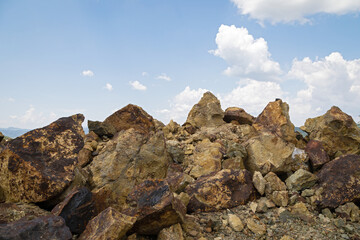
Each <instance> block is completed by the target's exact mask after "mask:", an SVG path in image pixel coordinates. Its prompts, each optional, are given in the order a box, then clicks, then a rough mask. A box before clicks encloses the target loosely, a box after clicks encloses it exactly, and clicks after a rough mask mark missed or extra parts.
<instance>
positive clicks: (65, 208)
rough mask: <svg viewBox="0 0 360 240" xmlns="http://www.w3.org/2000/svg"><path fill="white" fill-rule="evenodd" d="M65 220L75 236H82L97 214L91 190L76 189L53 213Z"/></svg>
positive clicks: (84, 188)
mask: <svg viewBox="0 0 360 240" xmlns="http://www.w3.org/2000/svg"><path fill="white" fill-rule="evenodd" d="M51 213H53V214H54V215H56V216H61V217H62V218H64V220H65V223H66V225H67V226H68V227H69V229H70V231H71V232H72V233H73V234H80V233H82V232H83V231H84V230H85V227H86V225H87V223H88V222H89V221H90V219H91V218H93V217H94V216H95V215H96V214H95V206H94V202H93V200H92V194H91V192H90V190H89V189H87V188H86V187H82V188H80V189H74V190H73V191H72V192H71V193H70V194H69V195H68V196H67V197H66V199H65V200H64V201H63V202H61V203H59V204H58V205H56V206H55V207H54V209H53V210H52V211H51Z"/></svg>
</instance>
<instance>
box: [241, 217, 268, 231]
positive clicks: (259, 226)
mask: <svg viewBox="0 0 360 240" xmlns="http://www.w3.org/2000/svg"><path fill="white" fill-rule="evenodd" d="M246 225H247V227H248V228H249V229H250V230H251V231H252V232H253V233H255V234H257V235H264V234H265V233H266V225H265V224H263V223H261V222H256V221H255V220H254V219H252V218H248V219H246Z"/></svg>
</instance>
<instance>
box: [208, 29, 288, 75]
mask: <svg viewBox="0 0 360 240" xmlns="http://www.w3.org/2000/svg"><path fill="white" fill-rule="evenodd" d="M215 42H216V44H217V49H216V50H210V51H209V52H210V53H212V54H213V55H215V56H218V57H221V58H222V59H224V60H225V61H226V62H227V63H228V64H229V67H228V68H227V69H226V70H225V71H224V73H225V74H226V75H228V76H239V77H254V76H255V77H258V76H262V77H265V78H266V77H270V78H277V77H278V75H280V74H281V73H282V71H281V69H280V64H279V63H278V62H275V61H273V60H272V59H271V54H270V52H269V50H268V45H267V42H266V41H265V40H264V39H263V38H258V39H254V37H253V36H252V35H251V34H249V32H248V30H247V29H246V28H244V27H240V28H237V27H235V26H234V25H231V26H227V25H221V26H220V28H219V31H218V33H217V35H216V39H215Z"/></svg>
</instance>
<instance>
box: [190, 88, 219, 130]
mask: <svg viewBox="0 0 360 240" xmlns="http://www.w3.org/2000/svg"><path fill="white" fill-rule="evenodd" d="M223 118H224V111H223V110H222V109H221V105H220V101H219V100H218V99H217V98H216V97H215V96H214V95H213V94H212V93H211V92H206V93H204V95H203V97H202V98H201V99H200V101H199V102H198V103H197V104H195V105H194V106H193V108H192V109H191V111H190V112H189V115H188V117H187V119H186V123H185V124H184V125H191V126H192V127H195V128H201V127H216V126H220V125H222V124H224V123H225V122H224V120H223Z"/></svg>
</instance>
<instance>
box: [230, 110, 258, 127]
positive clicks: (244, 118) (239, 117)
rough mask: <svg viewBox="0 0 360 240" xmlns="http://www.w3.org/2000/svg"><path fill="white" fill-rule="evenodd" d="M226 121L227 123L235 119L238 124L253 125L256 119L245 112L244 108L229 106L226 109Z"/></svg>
mask: <svg viewBox="0 0 360 240" xmlns="http://www.w3.org/2000/svg"><path fill="white" fill-rule="evenodd" d="M224 121H225V122H227V123H231V122H233V121H235V122H236V123H237V124H249V125H252V124H253V123H254V121H255V118H254V117H253V116H251V115H250V114H248V113H247V112H245V110H244V109H242V108H238V107H229V108H227V109H226V110H225V115H224Z"/></svg>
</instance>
